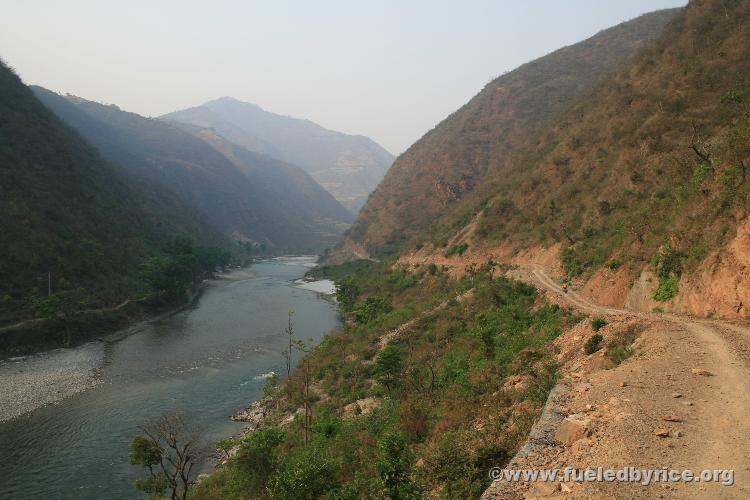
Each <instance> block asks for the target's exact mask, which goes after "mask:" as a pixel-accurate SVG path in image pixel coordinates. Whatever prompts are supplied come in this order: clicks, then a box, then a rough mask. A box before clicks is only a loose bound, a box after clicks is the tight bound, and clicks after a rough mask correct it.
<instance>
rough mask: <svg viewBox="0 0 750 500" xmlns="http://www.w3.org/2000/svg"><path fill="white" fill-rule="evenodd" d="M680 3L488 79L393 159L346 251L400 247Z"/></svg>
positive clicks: (644, 38) (341, 253)
mask: <svg viewBox="0 0 750 500" xmlns="http://www.w3.org/2000/svg"><path fill="white" fill-rule="evenodd" d="M675 12H676V11H675V10H665V11H660V12H654V13H651V14H646V15H644V16H641V17H639V18H637V19H634V20H632V21H629V22H626V23H623V24H620V25H618V26H615V27H613V28H610V29H607V30H604V31H602V32H600V33H598V34H597V35H595V36H593V37H591V38H589V39H588V40H585V41H583V42H580V43H577V44H575V45H572V46H569V47H565V48H562V49H560V50H557V51H555V52H553V53H551V54H549V55H546V56H544V57H542V58H539V59H537V60H535V61H532V62H530V63H528V64H525V65H523V66H521V67H519V68H518V69H516V70H514V71H511V72H509V73H507V74H505V75H503V76H501V77H499V78H497V79H495V80H493V81H492V82H490V83H489V84H487V86H485V88H484V89H483V90H482V91H481V92H480V93H479V94H477V95H476V97H474V98H473V99H472V100H471V101H469V102H468V103H467V104H466V105H464V106H463V107H462V108H461V109H459V110H457V111H456V112H455V113H453V114H452V115H450V116H449V117H448V118H446V119H445V120H444V121H443V122H442V123H440V124H439V125H437V126H436V127H435V128H434V129H433V130H431V131H430V132H428V133H427V134H426V135H425V136H424V137H423V138H422V139H420V140H419V141H418V142H417V143H415V144H414V145H413V146H412V147H410V148H409V149H408V150H407V151H406V152H405V153H404V154H402V155H401V156H400V157H399V158H398V159H397V160H396V161H395V162H394V164H393V166H392V167H391V169H390V170H389V172H388V174H387V175H386V177H385V179H384V180H383V182H382V183H381V184H380V186H379V187H378V189H377V190H376V191H375V192H374V193H373V194H372V196H371V197H370V198H369V200H368V201H367V203H366V204H365V206H364V207H363V209H362V211H361V212H360V214H359V216H358V218H357V220H356V221H355V223H354V224H353V226H352V228H351V229H350V230H349V231H348V232H347V234H346V237H345V239H344V242H343V244H342V245H340V246H339V257H342V256H345V255H350V256H351V255H356V256H359V257H364V256H368V255H379V254H383V253H388V252H393V251H395V250H398V249H399V248H402V247H403V245H404V244H405V243H406V242H407V241H408V240H409V238H410V237H413V236H414V235H415V234H416V233H418V232H419V231H420V230H422V229H424V228H425V227H426V226H427V225H428V224H430V223H431V222H432V220H433V219H434V218H435V217H437V216H438V215H440V214H441V213H442V212H443V211H445V210H446V209H447V208H448V207H449V206H451V205H453V204H454V203H455V202H456V201H458V200H460V199H462V198H463V197H464V196H466V194H467V193H470V192H472V190H473V189H474V188H475V187H476V186H478V185H480V184H481V183H482V180H483V179H484V177H485V175H486V174H487V172H488V171H490V170H492V169H493V168H497V167H498V166H499V165H500V164H502V163H503V162H504V161H505V160H506V159H507V158H508V156H510V155H511V154H513V152H514V151H515V150H517V149H518V148H519V147H520V146H522V145H523V144H524V143H525V142H526V141H527V140H528V139H529V138H531V137H533V136H534V135H536V134H538V133H539V132H540V131H542V130H543V129H544V127H545V126H547V125H548V124H549V123H550V121H551V119H552V118H553V117H554V116H555V115H556V114H558V113H559V112H561V111H562V110H564V109H566V108H567V107H568V106H570V105H571V104H572V103H573V102H574V101H575V100H576V99H577V98H579V97H580V96H581V95H583V94H584V93H585V92H586V91H587V90H588V89H590V88H591V87H592V85H593V84H594V83H595V82H597V81H599V80H601V79H602V78H603V77H605V76H607V75H608V74H611V73H612V72H613V71H615V69H616V68H617V67H618V66H619V65H621V64H622V63H623V62H624V61H626V60H627V59H629V58H630V57H632V56H633V54H635V53H636V51H637V50H638V49H639V48H641V47H643V46H644V44H645V43H647V42H648V41H649V40H651V39H653V38H654V37H656V36H657V35H658V34H659V33H660V32H661V31H662V29H663V27H664V25H665V24H666V23H667V22H668V21H669V20H670V19H671V18H672V17H673V16H674V14H675Z"/></svg>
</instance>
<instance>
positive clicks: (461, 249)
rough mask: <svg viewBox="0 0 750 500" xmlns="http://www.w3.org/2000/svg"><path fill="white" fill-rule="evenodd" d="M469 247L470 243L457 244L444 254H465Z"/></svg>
mask: <svg viewBox="0 0 750 500" xmlns="http://www.w3.org/2000/svg"><path fill="white" fill-rule="evenodd" d="M468 249H469V244H468V243H466V242H463V243H461V244H460V245H455V246H453V247H451V248H450V250H448V251H447V252H445V254H443V255H444V256H445V257H451V256H453V255H459V256H460V255H463V254H464V253H465V252H466V250H468Z"/></svg>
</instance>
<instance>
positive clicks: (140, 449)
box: [130, 414, 199, 500]
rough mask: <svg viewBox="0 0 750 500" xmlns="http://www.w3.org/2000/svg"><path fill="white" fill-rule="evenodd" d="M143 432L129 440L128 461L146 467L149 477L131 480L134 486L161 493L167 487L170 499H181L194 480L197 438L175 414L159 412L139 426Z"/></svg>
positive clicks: (143, 490)
mask: <svg viewBox="0 0 750 500" xmlns="http://www.w3.org/2000/svg"><path fill="white" fill-rule="evenodd" d="M141 431H142V432H143V434H141V435H137V436H135V437H134V438H133V441H132V442H131V443H130V463H131V464H133V465H141V466H143V467H144V468H146V469H148V472H149V476H148V477H147V478H145V479H140V480H137V481H136V482H135V487H136V489H138V490H140V491H142V492H144V493H149V494H156V495H164V491H165V490H167V489H169V490H170V496H169V498H171V499H172V500H185V499H186V498H187V495H188V489H189V488H190V486H191V485H192V484H194V483H195V478H194V477H193V474H192V472H193V467H194V466H195V464H196V462H197V459H198V454H199V451H198V448H197V447H198V439H197V436H196V435H195V434H192V433H189V432H187V430H186V426H185V422H184V421H183V419H182V418H181V417H180V416H178V415H173V414H167V415H163V416H162V417H161V418H160V419H159V420H157V421H156V422H155V423H153V424H151V425H146V426H143V427H141Z"/></svg>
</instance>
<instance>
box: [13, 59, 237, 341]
mask: <svg viewBox="0 0 750 500" xmlns="http://www.w3.org/2000/svg"><path fill="white" fill-rule="evenodd" d="M0 171H1V173H2V175H1V176H0V179H2V181H0V234H2V241H1V242H0V248H1V249H2V259H0V297H1V299H0V325H2V326H4V325H5V324H7V323H10V322H13V321H18V320H22V319H27V318H29V317H36V316H37V314H38V311H37V309H38V307H36V306H35V305H34V303H33V302H34V299H37V298H40V297H44V296H46V295H47V292H48V285H49V286H50V288H51V291H52V292H53V297H62V295H57V294H58V292H59V293H60V294H65V293H67V294H69V295H70V294H73V293H74V294H75V295H76V300H80V301H82V303H83V302H85V305H86V307H99V306H113V305H115V304H117V303H119V302H122V301H123V300H124V299H126V298H128V297H130V296H131V294H132V293H136V292H137V291H139V290H140V289H141V283H140V271H139V269H140V266H141V264H143V262H144V260H145V259H146V258H147V257H148V256H149V255H150V254H151V253H153V252H154V251H156V250H158V249H159V248H160V247H161V246H162V245H163V244H165V243H166V242H167V240H168V239H169V238H170V237H172V236H174V235H176V234H182V233H188V234H191V235H193V237H194V238H196V240H197V241H204V242H207V241H209V240H210V241H211V242H212V243H213V244H217V245H222V244H223V243H224V240H223V239H222V237H221V236H220V235H219V234H218V233H216V232H214V231H212V230H211V229H210V228H208V226H207V225H206V224H205V223H204V222H203V221H202V219H201V217H200V216H199V215H198V214H196V213H195V212H194V211H191V210H190V209H189V207H186V206H185V205H183V204H181V203H180V202H179V200H176V199H175V198H173V197H170V196H169V193H164V192H163V191H160V190H158V189H156V188H154V187H153V186H148V185H146V184H144V183H140V182H136V181H134V180H133V179H132V178H131V177H129V176H125V175H121V173H120V172H118V171H117V169H115V168H114V167H113V166H112V165H110V164H108V163H107V162H106V161H105V160H104V159H102V157H101V156H100V155H99V153H98V152H97V151H96V150H95V149H94V148H93V147H91V146H90V145H89V144H88V143H86V142H85V141H84V140H83V139H82V138H81V137H80V136H79V135H78V134H77V133H76V132H75V131H73V130H72V129H70V128H69V127H67V126H65V125H64V124H63V123H62V122H61V121H60V120H59V119H58V118H57V117H56V116H55V115H54V114H52V113H51V112H50V111H49V110H48V109H47V108H46V107H45V106H44V105H42V103H40V102H39V101H38V100H37V99H36V97H34V94H33V93H32V92H31V90H30V89H29V88H28V87H26V86H25V85H23V83H22V82H21V81H20V79H19V78H18V77H17V76H16V75H15V74H14V73H13V72H12V71H11V70H9V69H8V68H7V67H6V66H4V65H0ZM227 243H228V242H227ZM68 298H70V297H68ZM3 344H4V342H0V349H2V348H3V347H4V345H3Z"/></svg>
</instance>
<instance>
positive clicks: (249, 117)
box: [164, 97, 393, 213]
mask: <svg viewBox="0 0 750 500" xmlns="http://www.w3.org/2000/svg"><path fill="white" fill-rule="evenodd" d="M164 118H167V119H169V120H174V121H178V122H182V123H189V124H192V125H197V126H200V127H203V128H211V129H213V130H214V131H215V132H216V133H217V134H220V135H222V136H223V137H225V138H226V139H227V140H229V141H231V142H233V143H235V144H238V145H240V146H242V147H244V148H245V149H248V150H250V151H257V152H260V153H264V154H267V155H269V156H273V157H275V158H279V159H281V160H284V161H286V162H289V163H293V164H295V165H299V166H301V167H302V168H304V169H305V170H306V171H307V172H308V173H309V174H310V175H312V177H313V178H314V179H315V180H316V181H318V182H319V183H320V184H321V185H322V186H323V187H324V188H326V189H327V190H328V191H329V192H330V193H331V194H333V196H334V197H335V198H336V199H337V200H339V201H340V202H341V203H342V204H343V205H344V206H345V207H347V208H348V209H349V210H350V211H352V212H353V213H356V212H357V211H358V210H359V208H360V207H361V206H362V204H363V203H364V202H365V200H366V199H367V196H368V195H369V194H370V192H371V191H372V190H373V189H375V187H376V186H377V185H378V182H380V180H381V179H382V178H383V176H384V175H385V172H386V170H388V167H389V166H390V164H391V162H392V161H393V156H392V155H391V154H390V153H388V152H387V151H386V150H385V149H383V148H382V147H380V146H379V145H377V144H376V143H375V142H373V141H372V140H371V139H369V138H367V137H363V136H353V135H347V134H342V133H340V132H334V131H332V130H327V129H325V128H323V127H321V126H320V125H317V124H315V123H313V122H311V121H308V120H300V119H297V118H292V117H288V116H281V115H277V114H275V113H271V112H268V111H265V110H263V109H262V108H260V107H259V106H257V105H255V104H251V103H246V102H241V101H238V100H236V99H233V98H231V97H222V98H221V99H216V100H214V101H210V102H207V103H205V104H202V105H200V106H197V107H194V108H190V109H186V110H183V111H175V112H174V113H169V114H167V115H165V116H164Z"/></svg>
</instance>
